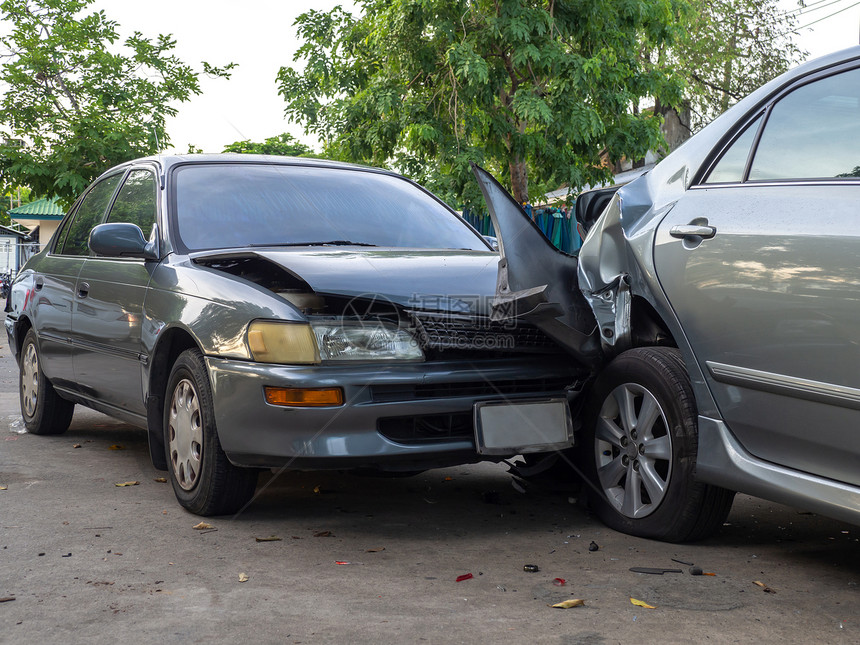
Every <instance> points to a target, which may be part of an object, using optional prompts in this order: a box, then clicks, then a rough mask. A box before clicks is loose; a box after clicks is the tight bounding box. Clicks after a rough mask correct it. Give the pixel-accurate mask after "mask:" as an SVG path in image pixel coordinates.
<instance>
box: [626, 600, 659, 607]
mask: <svg viewBox="0 0 860 645" xmlns="http://www.w3.org/2000/svg"><path fill="white" fill-rule="evenodd" d="M630 602H631V604H634V605H636V606H637V607H644V608H645V609H657V608H656V607H655V606H654V605H649V604H648V603H647V602H645V601H644V600H638V599H636V598H631V599H630Z"/></svg>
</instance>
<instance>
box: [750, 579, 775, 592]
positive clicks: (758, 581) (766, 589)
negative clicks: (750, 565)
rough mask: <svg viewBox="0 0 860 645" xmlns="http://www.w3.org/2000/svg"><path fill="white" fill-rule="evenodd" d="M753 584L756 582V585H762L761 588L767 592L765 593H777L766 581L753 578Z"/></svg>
mask: <svg viewBox="0 0 860 645" xmlns="http://www.w3.org/2000/svg"><path fill="white" fill-rule="evenodd" d="M753 584H754V585H757V586H759V587H761V588H762V589H763V590H764V592H765V593H776V591H774V590H773V589H771V588H770V587H768V586H767V585H766V584H765V583H763V582H762V581H761V580H753Z"/></svg>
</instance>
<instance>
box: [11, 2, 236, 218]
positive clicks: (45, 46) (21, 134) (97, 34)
mask: <svg viewBox="0 0 860 645" xmlns="http://www.w3.org/2000/svg"><path fill="white" fill-rule="evenodd" d="M92 2H93V0H4V1H3V2H2V4H0V12H2V16H3V19H4V21H5V23H6V25H7V28H8V30H9V33H8V34H7V35H5V36H3V37H2V38H0V45H2V48H3V49H4V50H5V51H4V52H3V64H2V69H0V83H2V86H3V88H4V95H3V98H2V101H0V131H2V133H3V136H5V140H3V141H2V142H0V173H2V179H3V180H4V183H5V184H6V185H10V184H24V185H27V186H30V187H31V188H32V189H33V190H34V191H35V192H36V193H37V194H43V195H58V196H59V197H61V198H62V200H63V201H65V202H66V203H69V202H71V201H73V200H74V199H75V197H76V195H78V194H79V193H80V192H81V191H82V190H83V189H84V188H85V187H86V186H87V185H88V184H89V183H90V181H92V179H93V178H94V177H96V176H97V175H98V174H100V173H101V172H102V171H104V170H105V169H107V168H109V167H110V166H112V165H115V164H117V163H121V162H124V161H128V160H129V159H133V158H135V157H140V156H143V155H148V154H153V153H155V152H158V151H159V150H161V149H163V148H164V147H165V146H166V145H167V143H168V141H169V139H168V136H167V132H166V130H165V120H166V118H167V117H169V116H172V115H174V114H176V112H177V110H176V107H175V104H176V103H182V102H183V101H187V100H188V99H189V98H190V97H191V96H192V95H193V94H199V93H200V86H199V83H198V75H197V73H196V72H195V71H194V69H193V68H192V67H191V66H189V65H187V64H185V63H183V62H182V61H181V60H179V59H178V58H177V57H176V56H175V55H174V54H172V53H171V50H172V49H173V48H174V46H175V41H174V40H172V39H171V38H170V36H166V35H159V36H158V37H157V38H155V39H149V38H145V37H144V36H143V35H142V34H140V33H139V32H134V34H133V35H132V36H130V37H128V38H126V39H125V40H124V41H120V38H119V35H118V32H117V27H118V25H117V23H116V22H114V21H112V20H109V19H108V18H107V17H106V16H105V14H104V12H103V11H98V12H93V13H86V10H87V9H88V7H89V5H90V4H91V3H92ZM202 66H203V72H205V73H207V74H211V75H214V76H229V70H230V69H231V68H232V67H233V65H232V64H230V65H227V66H226V67H223V68H217V67H212V66H210V65H209V64H207V63H205V62H204V63H203V64H202Z"/></svg>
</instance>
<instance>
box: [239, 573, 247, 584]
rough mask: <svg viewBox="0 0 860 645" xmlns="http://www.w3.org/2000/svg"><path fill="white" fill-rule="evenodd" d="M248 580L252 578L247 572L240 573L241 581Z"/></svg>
mask: <svg viewBox="0 0 860 645" xmlns="http://www.w3.org/2000/svg"><path fill="white" fill-rule="evenodd" d="M248 580H250V578H249V577H248V574H247V573H240V574H239V582H248Z"/></svg>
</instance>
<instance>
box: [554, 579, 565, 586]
mask: <svg viewBox="0 0 860 645" xmlns="http://www.w3.org/2000/svg"><path fill="white" fill-rule="evenodd" d="M552 584H554V585H555V586H556V587H563V586H564V585H566V584H567V580H565V579H564V578H553V581H552Z"/></svg>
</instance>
